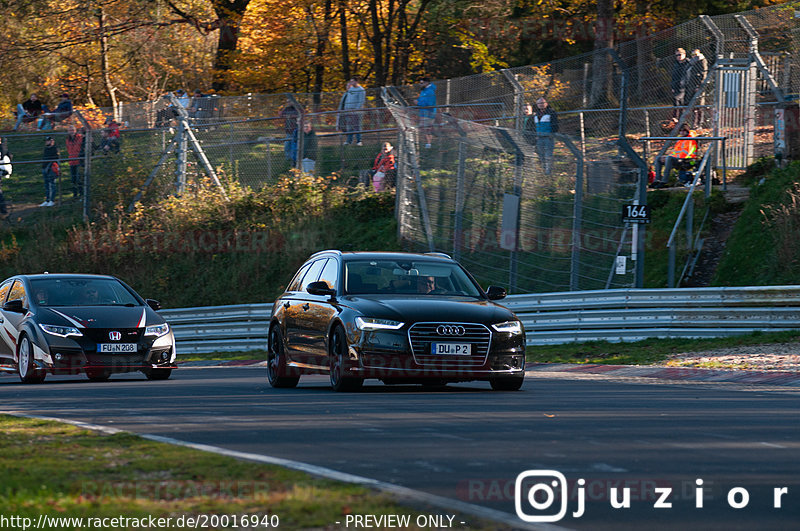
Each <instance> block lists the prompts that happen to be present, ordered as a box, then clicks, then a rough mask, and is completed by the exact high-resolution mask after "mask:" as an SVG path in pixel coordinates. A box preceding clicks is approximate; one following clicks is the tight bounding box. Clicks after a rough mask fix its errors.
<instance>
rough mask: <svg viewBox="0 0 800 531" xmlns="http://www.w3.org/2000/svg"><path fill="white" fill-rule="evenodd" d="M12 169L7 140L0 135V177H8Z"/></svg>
mask: <svg viewBox="0 0 800 531" xmlns="http://www.w3.org/2000/svg"><path fill="white" fill-rule="evenodd" d="M12 171H13V170H12V168H11V153H9V151H8V141H7V140H6V139H5V138H2V137H0V177H9V176H11V172H12Z"/></svg>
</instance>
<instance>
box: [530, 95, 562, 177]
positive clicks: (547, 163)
mask: <svg viewBox="0 0 800 531" xmlns="http://www.w3.org/2000/svg"><path fill="white" fill-rule="evenodd" d="M533 123H534V126H535V128H536V154H537V155H538V156H539V162H540V163H541V164H542V166H543V167H544V173H545V175H550V174H551V173H552V172H553V149H554V148H555V139H554V138H553V134H554V133H558V114H556V112H555V111H554V110H553V109H551V108H550V105H549V104H548V103H547V100H546V99H544V98H539V99H538V100H536V113H535V114H534V115H533Z"/></svg>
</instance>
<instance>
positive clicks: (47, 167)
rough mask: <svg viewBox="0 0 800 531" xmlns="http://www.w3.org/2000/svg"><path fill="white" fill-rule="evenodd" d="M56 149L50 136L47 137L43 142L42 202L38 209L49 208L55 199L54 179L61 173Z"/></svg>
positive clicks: (54, 142)
mask: <svg viewBox="0 0 800 531" xmlns="http://www.w3.org/2000/svg"><path fill="white" fill-rule="evenodd" d="M58 158H59V155H58V147H57V146H56V141H55V139H54V138H53V137H52V136H48V137H47V138H46V139H45V141H44V151H43V152H42V177H43V178H44V195H45V198H44V202H43V203H42V204H41V205H39V206H40V207H51V206H53V205H55V199H56V178H57V177H58V176H59V174H60V173H61V168H60V167H59V165H58Z"/></svg>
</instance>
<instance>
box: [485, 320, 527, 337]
mask: <svg viewBox="0 0 800 531" xmlns="http://www.w3.org/2000/svg"><path fill="white" fill-rule="evenodd" d="M492 328H494V329H495V330H496V331H497V332H502V333H504V334H511V335H512V336H518V335H520V334H521V333H522V323H521V322H519V321H506V322H505V323H497V324H493V325H492Z"/></svg>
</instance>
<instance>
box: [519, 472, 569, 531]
mask: <svg viewBox="0 0 800 531" xmlns="http://www.w3.org/2000/svg"><path fill="white" fill-rule="evenodd" d="M567 498H568V493H567V478H565V477H564V474H562V473H561V472H559V471H557V470H526V471H524V472H522V473H520V474H519V475H518V476H517V480H516V482H515V483H514V508H515V509H516V511H517V516H518V517H519V518H520V519H521V520H524V521H525V522H558V521H559V520H561V519H562V518H564V516H565V515H566V514H567ZM557 499H559V500H560V501H559V503H558V512H553V511H552V509H553V505H554V503H555V502H556V500H557Z"/></svg>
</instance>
